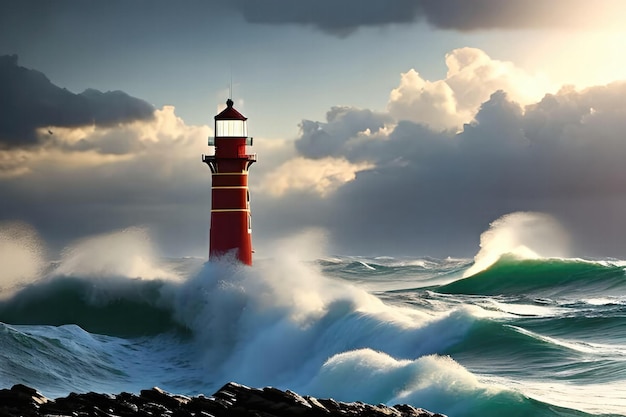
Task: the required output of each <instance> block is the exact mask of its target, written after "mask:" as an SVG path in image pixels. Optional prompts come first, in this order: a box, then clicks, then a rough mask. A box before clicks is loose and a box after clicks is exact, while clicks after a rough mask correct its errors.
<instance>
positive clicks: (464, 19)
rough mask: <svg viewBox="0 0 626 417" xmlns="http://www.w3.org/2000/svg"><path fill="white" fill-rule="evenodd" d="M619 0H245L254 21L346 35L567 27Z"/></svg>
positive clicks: (585, 21)
mask: <svg viewBox="0 0 626 417" xmlns="http://www.w3.org/2000/svg"><path fill="white" fill-rule="evenodd" d="M609 3H610V5H616V4H617V3H616V2H615V1H614V0H604V1H601V2H599V3H595V4H594V3H589V2H588V1H586V0H550V1H544V0H506V1H502V0H394V1H385V0H370V1H363V0H344V1H340V2H337V1H333V0H316V1H297V2H296V1H291V0H271V1H263V2H259V1H255V0H241V1H240V2H239V3H236V4H238V5H239V8H240V12H241V13H242V14H243V16H244V17H245V18H246V20H248V21H249V22H253V23H265V24H285V23H292V24H302V25H311V26H314V27H317V28H319V29H321V30H324V31H326V32H329V33H332V34H335V35H339V36H344V35H347V34H350V33H351V32H353V31H354V30H356V29H358V28H359V27H367V26H382V25H389V24H404V23H416V22H420V21H426V22H428V23H429V24H431V25H432V26H434V27H437V28H440V29H451V30H461V31H467V30H477V29H496V28H504V29H506V28H513V29H518V28H562V27H580V26H581V25H582V26H588V25H593V24H597V22H590V21H589V19H588V17H589V13H581V11H585V10H587V11H589V12H593V11H595V10H597V9H598V8H600V7H606V6H607V5H608V4H609Z"/></svg>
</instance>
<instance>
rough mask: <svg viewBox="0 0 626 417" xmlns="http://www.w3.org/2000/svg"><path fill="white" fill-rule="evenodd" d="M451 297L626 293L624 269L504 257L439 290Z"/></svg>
mask: <svg viewBox="0 0 626 417" xmlns="http://www.w3.org/2000/svg"><path fill="white" fill-rule="evenodd" d="M437 291H438V292H442V293H447V294H474V295H520V294H534V295H543V296H545V297H550V296H557V295H564V294H579V295H581V296H582V295H590V294H595V293H604V294H608V293H612V294H625V293H626V276H625V274H624V268H623V267H621V266H616V265H611V264H607V263H596V262H588V261H582V260H562V259H526V260H520V259H516V258H514V257H510V256H504V257H502V258H501V259H500V260H498V261H497V262H496V263H495V264H493V265H492V266H491V267H489V268H488V269H486V270H485V271H482V272H479V273H477V274H475V275H472V276H471V277H468V278H465V279H461V280H458V281H455V282H452V283H450V284H447V285H443V286H440V287H438V288H437Z"/></svg>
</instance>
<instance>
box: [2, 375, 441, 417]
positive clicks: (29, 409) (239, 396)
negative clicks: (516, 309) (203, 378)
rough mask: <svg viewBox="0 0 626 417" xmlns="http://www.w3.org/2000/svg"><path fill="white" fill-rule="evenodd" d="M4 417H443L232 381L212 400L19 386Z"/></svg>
mask: <svg viewBox="0 0 626 417" xmlns="http://www.w3.org/2000/svg"><path fill="white" fill-rule="evenodd" d="M5 416H11V417H13V416H24V417H30V416H76V417H80V416H82V417H86V416H98V417H114V416H119V417H125V416H133V417H136V416H142V417H143V416H171V417H191V416H197V417H211V416H213V417H226V416H228V417H248V416H250V417H253V416H254V417H298V416H303V417H316V416H325V417H335V416H337V417H339V416H341V417H350V416H355V417H356V416H367V417H444V416H442V415H441V414H434V413H431V412H429V411H426V410H423V409H421V408H414V407H412V406H410V405H396V406H394V407H387V406H385V405H369V404H364V403H361V402H355V403H343V402H338V401H335V400H332V399H327V400H325V399H317V398H313V397H308V396H306V397H301V396H300V395H298V394H296V393H294V392H291V391H281V390H279V389H276V388H263V389H255V388H248V387H246V386H243V385H239V384H235V383H232V382H231V383H228V384H226V385H224V386H223V387H222V388H221V389H220V390H219V391H217V392H216V393H215V394H213V396H211V397H205V396H203V395H200V396H197V397H186V396H183V395H174V394H170V393H167V392H165V391H163V390H161V389H160V388H152V389H151V390H143V391H141V394H140V395H135V394H129V393H126V392H123V393H121V394H119V395H111V394H96V393H93V392H90V393H86V394H75V393H71V394H70V395H68V396H67V397H65V398H57V399H56V400H50V399H48V398H46V397H44V396H43V395H41V394H40V393H39V392H37V391H36V390H34V389H33V388H30V387H27V386H25V385H21V384H20V385H14V386H13V388H11V389H3V390H0V417H5Z"/></svg>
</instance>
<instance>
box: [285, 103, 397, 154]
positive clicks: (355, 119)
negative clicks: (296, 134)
mask: <svg viewBox="0 0 626 417" xmlns="http://www.w3.org/2000/svg"><path fill="white" fill-rule="evenodd" d="M391 121H392V118H391V117H390V116H389V115H387V114H383V113H375V112H372V111H371V110H367V109H363V110H361V109H354V108H351V107H345V106H344V107H339V106H337V107H333V108H332V109H330V111H328V112H327V113H326V123H320V122H313V121H310V120H303V121H302V123H301V125H300V128H301V131H302V135H301V137H300V138H299V139H298V141H297V142H296V149H297V150H298V151H299V152H300V153H301V154H302V155H303V156H306V157H307V158H323V157H326V156H331V155H337V154H339V153H344V149H345V148H346V147H349V146H350V144H349V143H347V142H348V141H349V140H350V139H352V138H354V137H355V136H356V135H357V134H358V133H359V132H364V131H366V130H367V131H369V132H371V133H374V134H375V133H377V132H378V131H379V130H380V129H381V128H382V127H384V126H385V123H389V122H391Z"/></svg>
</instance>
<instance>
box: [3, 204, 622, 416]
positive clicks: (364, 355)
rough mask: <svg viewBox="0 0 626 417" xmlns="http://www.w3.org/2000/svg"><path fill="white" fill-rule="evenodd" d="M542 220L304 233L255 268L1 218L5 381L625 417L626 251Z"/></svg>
mask: <svg viewBox="0 0 626 417" xmlns="http://www.w3.org/2000/svg"><path fill="white" fill-rule="evenodd" d="M533 227H535V228H536V227H539V229H541V230H543V231H544V232H545V231H546V230H548V231H550V233H548V235H549V236H552V237H554V236H558V233H557V231H555V230H550V229H551V228H552V227H553V226H551V225H550V222H549V221H547V220H546V219H542V218H541V217H540V216H539V217H538V216H537V215H530V214H518V215H517V216H509V217H506V218H503V219H500V220H499V221H498V222H494V224H493V225H492V227H491V229H490V230H488V231H486V232H485V234H484V235H483V237H482V240H481V246H482V249H481V250H480V252H479V253H477V255H476V257H474V258H472V259H452V258H448V259H433V258H428V257H408V258H407V257H394V256H380V257H359V256H329V255H327V254H324V253H323V251H319V247H322V246H323V244H320V243H319V242H318V240H319V239H318V238H316V237H313V238H311V237H300V238H297V239H296V241H295V242H294V241H288V242H286V243H282V244H281V243H277V245H276V248H275V249H273V250H271V251H267V252H266V253H265V255H266V256H265V257H262V256H259V258H260V259H256V260H255V264H254V266H252V267H246V266H240V265H237V264H235V263H232V262H229V260H227V259H225V260H223V261H221V262H211V263H205V262H204V260H202V259H195V258H182V259H163V258H158V257H155V256H154V253H153V252H152V249H151V244H150V241H149V238H148V235H147V234H146V233H145V231H143V230H141V229H128V230H124V231H120V232H112V233H109V234H106V235H101V236H95V237H92V238H88V239H83V240H81V241H79V242H76V243H75V244H74V245H71V246H70V247H68V248H66V250H65V251H64V252H63V254H62V255H61V257H60V258H59V259H57V260H55V261H54V262H49V261H47V260H46V259H45V244H44V243H42V242H41V239H39V238H38V237H37V234H36V232H35V231H33V230H32V228H29V227H28V226H26V225H18V226H15V225H13V226H7V225H4V226H3V230H2V232H0V261H1V262H0V265H2V271H0V274H2V276H1V277H0V291H1V293H0V295H1V298H0V387H1V388H6V387H11V386H12V385H13V384H16V383H23V384H26V385H29V386H32V387H34V388H36V389H37V390H39V391H40V392H42V393H43V394H44V395H46V396H48V397H52V398H56V397H59V396H65V395H67V394H68V393H70V392H87V391H96V392H106V393H119V392H122V391H128V392H138V391H139V390H141V389H146V388H150V387H153V386H159V387H161V388H163V389H165V390H167V391H170V392H173V393H179V394H188V395H196V394H199V393H204V394H206V395H210V394H212V393H213V392H215V391H216V390H217V389H219V388H220V387H221V386H222V385H223V384H225V383H226V382H229V381H236V382H239V383H242V384H246V385H249V386H253V387H263V386H275V387H278V388H281V389H291V390H293V391H296V392H298V393H300V394H302V395H312V396H316V397H321V398H328V397H332V398H335V399H337V400H341V401H364V402H368V403H374V404H377V403H385V404H389V405H393V404H397V403H408V404H412V405H414V406H417V407H423V408H426V409H429V410H431V411H435V412H440V413H444V414H447V415H449V416H455V417H463V416H502V415H506V416H508V417H511V416H585V415H626V277H625V271H624V268H625V265H626V263H625V262H623V261H620V260H616V259H599V260H598V259H594V260H590V259H577V258H568V257H562V256H554V255H555V253H551V254H550V255H551V256H546V255H545V252H550V251H555V250H557V248H556V247H555V246H559V245H560V244H556V243H554V242H553V243H554V244H553V245H552V246H551V245H547V246H546V239H545V237H542V238H541V239H539V241H540V242H541V245H543V246H544V247H543V248H541V247H540V246H541V245H538V244H533V242H532V240H533V239H532V236H536V231H535V232H533V233H530V234H529V232H528V231H529V229H532V228H533ZM496 242H497V244H496ZM42 247H43V248H44V249H42ZM294 248H296V249H294ZM546 248H548V249H549V250H548V249H546ZM557 252H558V251H557ZM303 254H306V256H303Z"/></svg>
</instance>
